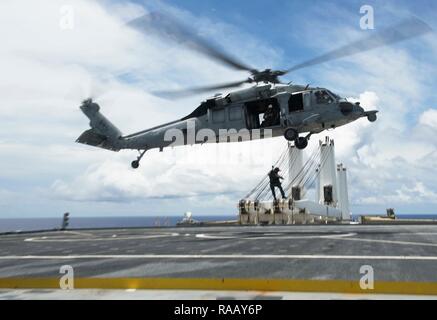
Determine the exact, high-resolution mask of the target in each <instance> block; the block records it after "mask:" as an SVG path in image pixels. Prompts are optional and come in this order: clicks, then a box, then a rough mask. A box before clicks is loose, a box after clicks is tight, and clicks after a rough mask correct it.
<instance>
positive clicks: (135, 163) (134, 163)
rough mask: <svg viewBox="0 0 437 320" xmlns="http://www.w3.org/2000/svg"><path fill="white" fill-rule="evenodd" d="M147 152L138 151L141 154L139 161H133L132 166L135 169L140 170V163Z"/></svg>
mask: <svg viewBox="0 0 437 320" xmlns="http://www.w3.org/2000/svg"><path fill="white" fill-rule="evenodd" d="M146 151H147V150H143V151H140V150H138V152H139V153H140V155H139V156H138V158H137V160H134V161H132V163H131V166H132V168H133V169H138V167H139V166H140V161H141V158H142V157H143V156H144V154H145V153H146Z"/></svg>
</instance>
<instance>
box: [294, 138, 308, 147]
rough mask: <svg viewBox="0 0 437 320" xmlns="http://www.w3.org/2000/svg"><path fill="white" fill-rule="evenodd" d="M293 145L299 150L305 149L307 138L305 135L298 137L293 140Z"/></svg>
mask: <svg viewBox="0 0 437 320" xmlns="http://www.w3.org/2000/svg"><path fill="white" fill-rule="evenodd" d="M294 145H295V146H296V148H298V149H299V150H302V149H305V148H306V147H307V145H308V139H307V138H305V137H299V138H297V139H296V140H295V141H294Z"/></svg>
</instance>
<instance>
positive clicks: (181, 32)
mask: <svg viewBox="0 0 437 320" xmlns="http://www.w3.org/2000/svg"><path fill="white" fill-rule="evenodd" d="M128 25H129V26H131V27H133V28H135V29H136V30H138V31H140V32H142V33H144V34H146V35H147V34H148V32H153V33H155V34H158V35H160V36H167V37H169V38H171V39H172V40H173V41H176V42H179V43H182V44H184V45H185V46H187V47H188V48H190V49H192V50H195V51H197V52H200V53H202V54H204V55H206V56H207V57H209V58H213V59H215V60H216V61H218V62H220V63H222V64H226V65H228V66H230V67H232V68H234V69H237V70H246V71H253V70H255V69H253V68H251V67H249V66H248V65H246V64H243V63H241V62H239V61H238V60H237V59H235V58H233V57H231V56H230V55H229V54H227V53H225V52H224V51H222V50H220V49H219V48H217V47H216V46H214V45H213V44H212V43H210V42H208V41H207V40H206V39H204V38H202V37H200V36H198V35H197V34H196V33H195V32H194V31H193V30H191V29H190V28H188V27H187V26H185V25H184V24H182V23H181V22H179V21H178V20H176V19H175V18H172V17H170V16H169V15H164V14H163V13H157V12H153V13H149V14H145V15H143V16H141V17H139V18H136V19H134V20H132V21H130V22H128Z"/></svg>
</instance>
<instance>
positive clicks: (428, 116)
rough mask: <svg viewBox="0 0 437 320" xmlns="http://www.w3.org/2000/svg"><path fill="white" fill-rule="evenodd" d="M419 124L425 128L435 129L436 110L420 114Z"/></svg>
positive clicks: (436, 124)
mask: <svg viewBox="0 0 437 320" xmlns="http://www.w3.org/2000/svg"><path fill="white" fill-rule="evenodd" d="M419 123H420V124H423V125H425V126H429V127H432V128H434V129H436V128H437V109H428V110H426V111H425V112H424V113H422V114H421V116H420V118H419Z"/></svg>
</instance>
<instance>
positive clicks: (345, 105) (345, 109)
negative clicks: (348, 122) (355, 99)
mask: <svg viewBox="0 0 437 320" xmlns="http://www.w3.org/2000/svg"><path fill="white" fill-rule="evenodd" d="M338 107H339V108H340V111H341V113H343V114H344V115H347V114H349V113H351V112H352V111H354V105H353V104H352V103H350V102H340V103H339V105H338Z"/></svg>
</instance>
